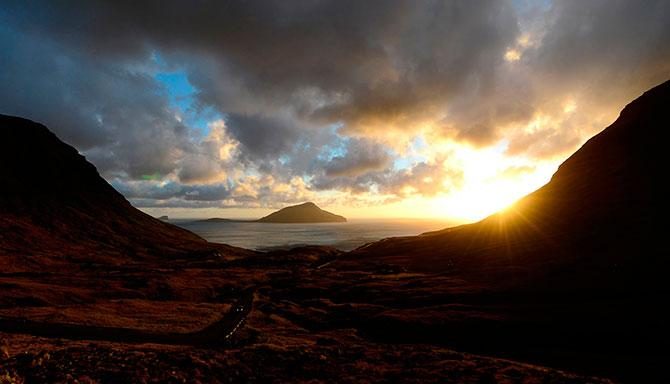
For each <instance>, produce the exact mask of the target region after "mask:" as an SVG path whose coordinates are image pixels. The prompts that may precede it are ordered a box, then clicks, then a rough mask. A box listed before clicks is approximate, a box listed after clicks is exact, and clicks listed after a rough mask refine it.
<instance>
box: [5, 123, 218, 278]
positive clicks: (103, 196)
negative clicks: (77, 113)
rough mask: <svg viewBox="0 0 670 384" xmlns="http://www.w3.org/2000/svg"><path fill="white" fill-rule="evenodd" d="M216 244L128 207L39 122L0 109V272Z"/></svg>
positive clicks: (147, 256)
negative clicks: (13, 115)
mask: <svg viewBox="0 0 670 384" xmlns="http://www.w3.org/2000/svg"><path fill="white" fill-rule="evenodd" d="M216 248H218V246H217V245H213V244H209V243H207V242H206V241H205V240H203V239H201V238H200V237H198V236H196V235H194V234H193V233H191V232H188V231H186V230H184V229H181V228H178V227H175V226H173V225H170V224H168V223H165V222H162V221H160V220H158V219H155V218H153V217H151V216H149V215H146V214H144V213H142V212H141V211H139V210H137V209H135V208H133V207H132V206H131V205H130V203H128V201H127V200H126V199H125V198H124V197H123V196H122V195H121V194H119V193H118V192H117V191H116V190H114V188H112V187H111V186H110V185H109V184H108V183H107V182H106V181H105V180H104V179H102V178H101V177H100V176H99V175H98V173H97V171H96V169H95V167H94V166H93V165H92V164H90V163H88V162H87V161H86V160H85V159H84V157H83V156H81V155H80V154H79V153H78V152H77V150H75V149H74V148H73V147H71V146H69V145H67V144H65V143H63V142H62V141H60V140H59V139H58V138H57V137H56V136H55V135H54V134H53V133H51V132H50V131H49V130H48V129H47V128H46V127H44V126H43V125H41V124H37V123H35V122H32V121H29V120H26V119H22V118H18V117H11V116H4V115H0V265H2V267H3V268H4V270H5V271H22V270H35V269H40V270H44V269H49V268H57V267H63V266H67V268H74V267H77V266H81V265H85V264H91V263H102V264H121V263H126V262H137V261H147V260H151V259H158V258H171V257H181V256H184V255H187V254H191V255H193V254H200V253H207V252H211V251H212V250H213V249H216Z"/></svg>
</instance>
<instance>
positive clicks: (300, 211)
mask: <svg viewBox="0 0 670 384" xmlns="http://www.w3.org/2000/svg"><path fill="white" fill-rule="evenodd" d="M258 221H259V222H261V223H343V222H346V221H347V219H345V218H344V217H343V216H339V215H336V214H333V213H330V212H328V211H324V210H323V209H321V208H319V207H317V206H316V204H314V203H311V202H308V203H303V204H300V205H294V206H291V207H286V208H282V209H280V210H279V211H277V212H274V213H271V214H269V215H268V216H265V217H263V218H261V219H259V220H258Z"/></svg>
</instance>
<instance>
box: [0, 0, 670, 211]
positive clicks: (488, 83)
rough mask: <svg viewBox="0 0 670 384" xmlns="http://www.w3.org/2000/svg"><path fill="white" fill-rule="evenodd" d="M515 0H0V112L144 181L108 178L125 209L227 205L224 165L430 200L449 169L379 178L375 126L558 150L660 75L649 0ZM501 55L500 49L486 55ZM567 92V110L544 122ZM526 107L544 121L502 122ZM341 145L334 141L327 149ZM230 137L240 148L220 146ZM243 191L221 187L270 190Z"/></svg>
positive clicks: (526, 114) (387, 172)
mask: <svg viewBox="0 0 670 384" xmlns="http://www.w3.org/2000/svg"><path fill="white" fill-rule="evenodd" d="M522 4H524V3H523V2H515V3H512V2H510V1H496V0H476V1H444V2H443V1H431V0H426V1H420V2H417V1H411V0H407V1H404V0H397V1H390V0H383V1H381V0H380V1H377V0H371V1H354V0H332V1H329V0H315V1H285V0H276V1H270V0H268V1H225V2H214V1H212V2H209V1H198V2H187V1H158V0H155V1H142V2H126V1H102V0H100V1H96V0H86V1H84V0H80V1H30V0H27V1H12V0H7V1H3V2H2V5H0V50H1V51H2V52H4V53H5V54H3V55H1V56H0V84H2V88H0V112H2V113H9V114H17V115H22V116H26V117H30V118H33V119H36V120H39V121H41V122H43V123H45V124H47V125H48V126H49V127H50V128H52V129H54V130H55V131H56V132H57V134H58V135H59V136H60V137H62V138H63V139H64V140H66V141H68V142H70V143H72V144H74V145H75V146H76V147H77V148H78V149H79V150H80V151H82V152H83V153H84V154H85V155H86V156H87V157H88V158H89V159H90V160H91V161H92V162H93V163H94V164H96V166H98V168H99V169H100V170H101V171H102V172H103V174H104V175H105V176H106V177H108V178H115V179H117V180H121V181H122V183H125V184H127V185H131V184H132V183H137V180H147V179H149V180H148V181H143V182H141V184H142V185H141V186H140V185H139V184H137V185H135V186H134V188H140V187H141V188H140V189H138V190H135V189H132V188H130V187H127V186H126V187H123V186H121V184H119V185H117V186H118V187H119V188H120V189H122V191H124V193H125V194H127V196H130V197H132V198H134V199H136V200H133V201H134V202H140V203H141V204H145V205H143V206H150V204H151V203H150V202H149V201H153V200H155V201H160V204H162V205H161V206H166V205H167V206H169V205H170V204H176V205H180V204H181V205H180V206H197V204H203V206H207V204H210V203H213V202H215V201H216V200H215V199H227V198H229V197H230V194H231V193H232V192H231V191H232V190H233V189H234V186H235V183H234V181H231V178H234V177H235V176H234V175H235V174H236V173H237V174H238V175H239V174H254V175H255V174H260V176H259V177H262V176H272V178H273V179H274V180H275V181H277V180H279V181H281V182H285V183H286V182H288V181H290V180H292V179H293V178H294V177H300V178H304V180H312V182H311V185H309V186H308V187H309V188H312V189H314V190H323V189H337V190H347V191H355V192H368V191H373V192H380V193H388V194H398V195H402V194H403V193H404V192H402V191H404V190H407V188H406V187H408V186H411V187H413V190H414V191H416V193H421V194H424V195H431V194H435V193H438V192H439V189H440V188H442V190H445V188H448V187H445V182H446V184H450V182H449V181H450V180H451V181H453V183H451V184H457V182H458V180H459V175H458V172H456V171H453V172H452V171H445V170H444V169H443V168H444V167H443V166H442V165H441V163H440V162H435V163H430V164H429V163H419V164H415V165H414V166H413V167H412V168H411V169H408V170H394V169H391V168H392V167H390V164H392V161H393V159H394V156H395V155H396V154H394V153H391V152H389V151H387V150H385V149H384V148H383V147H381V146H380V145H378V144H372V143H373V142H379V141H381V140H377V139H379V137H378V136H382V135H384V134H387V133H389V132H394V133H398V132H401V133H407V135H408V137H413V136H414V135H415V134H416V132H418V131H421V130H422V129H427V128H425V127H430V129H432V130H434V132H432V134H435V135H437V136H440V137H441V138H445V137H447V138H451V139H453V140H457V141H463V142H467V143H469V144H474V145H476V146H486V145H491V144H493V143H495V142H496V141H498V140H499V139H500V138H501V137H505V138H508V139H509V141H510V143H509V151H508V154H518V155H528V156H531V157H551V156H557V155H559V154H563V153H565V152H566V151H570V150H571V149H574V146H576V145H578V144H579V143H580V140H582V137H581V135H582V131H583V130H584V129H585V128H584V127H587V128H588V130H593V129H594V128H593V127H592V124H594V123H593V121H587V120H588V118H589V116H591V117H590V118H591V120H597V117H598V116H600V115H602V114H603V113H604V112H603V111H605V110H606V109H607V110H609V109H611V108H614V107H617V108H618V107H620V106H621V104H622V103H623V102H625V101H626V100H629V99H631V98H632V97H634V96H635V95H636V94H638V93H639V92H641V91H642V90H644V89H645V88H648V87H650V86H651V85H653V84H655V83H659V82H660V81H662V80H665V79H666V78H667V77H668V74H670V21H669V16H668V15H670V2H668V1H664V0H658V1H655V0H649V1H644V2H635V1H621V0H608V1H598V0H593V1H588V2H584V1H556V2H553V3H544V2H543V3H541V4H548V5H546V6H545V5H537V4H536V5H534V6H532V7H530V6H525V7H526V8H527V9H521V8H523V6H522ZM515 7H517V8H516V9H515ZM531 8H532V9H531ZM545 8H546V9H545ZM529 9H531V10H529ZM531 11H532V12H531ZM531 17H532V18H533V20H531V21H529V20H528V18H531ZM523 34H528V35H529V36H530V43H528V44H527V45H523V44H522V43H520V42H519V38H520V37H522V35H523ZM510 49H513V50H515V51H514V52H512V53H514V55H516V58H514V57H515V56H514V55H512V56H511V57H512V59H511V60H508V61H505V57H506V52H508V50H510ZM160 71H180V72H183V73H184V75H185V77H186V78H187V79H188V82H189V83H190V85H192V87H193V88H194V94H193V105H192V106H190V107H189V108H191V109H192V110H193V111H195V113H197V112H198V111H204V110H206V109H208V108H211V109H213V110H214V111H216V112H217V113H218V114H219V115H220V116H223V119H224V120H225V129H223V128H221V132H220V135H219V136H217V137H209V136H207V133H202V131H203V128H202V127H199V128H197V127H193V126H191V125H189V123H188V122H185V121H184V120H182V119H181V118H180V116H178V115H179V113H178V112H180V111H179V110H178V108H176V107H175V106H174V105H173V104H172V103H171V101H170V100H171V98H170V97H171V95H170V93H169V92H170V90H169V89H168V87H166V86H165V85H164V84H162V83H161V82H159V81H157V80H156V78H155V76H154V75H155V74H156V73H157V72H160ZM567 98H574V99H575V100H576V101H577V102H578V103H579V105H578V108H579V111H580V113H581V114H582V115H584V116H586V117H584V118H583V119H581V120H578V119H576V118H575V117H564V116H562V115H561V117H560V118H557V117H556V116H558V115H560V114H561V113H562V108H561V106H560V105H557V104H560V103H561V102H563V101H564V100H565V99H567ZM538 114H545V115H550V116H551V117H552V118H553V120H552V122H551V123H550V124H546V126H541V127H537V128H536V129H534V130H533V131H530V132H526V131H522V130H520V129H519V127H521V128H523V127H524V125H525V124H527V123H528V122H529V121H531V120H532V119H533V118H534V117H535V116H537V115H538ZM598 124H600V121H598ZM597 126H600V125H597ZM334 127H335V128H337V129H336V130H333V129H334ZM600 127H601V128H602V126H600ZM204 131H205V132H206V130H204ZM510 132H512V133H510ZM589 132H590V131H589ZM223 136H225V138H222V137H223ZM228 136H230V137H228ZM342 137H345V138H347V139H348V140H350V143H351V145H350V147H349V149H347V152H345V153H342V154H339V155H336V156H334V157H333V156H329V155H330V153H329V152H328V151H330V150H332V146H331V145H329V143H332V142H334V141H337V140H341V139H342ZM230 140H234V141H236V143H239V146H236V147H235V148H236V149H235V151H233V152H231V153H230V154H229V155H230V156H228V157H225V156H223V157H222V156H221V153H220V149H221V147H222V146H226V145H230ZM324 158H328V159H330V162H327V163H324V162H323V161H321V160H320V159H324ZM166 182H167V184H166ZM120 183H121V182H120ZM208 183H211V184H208ZM206 185H212V188H213V189H207V188H205V186H206ZM255 187H256V191H255V193H254V194H253V196H251V194H243V195H239V196H237V198H238V199H240V201H241V200H243V199H248V200H249V201H256V202H258V201H264V204H272V197H271V196H273V194H274V196H278V195H279V192H277V191H276V190H273V189H272V188H270V187H268V186H260V185H256V186H255ZM124 188H126V189H124ZM245 193H246V192H245ZM245 196H246V197H245ZM296 196H297V195H295V196H289V195H288V194H286V195H282V196H281V198H282V199H284V200H286V201H289V200H291V199H294V198H297V197H296ZM210 199H211V200H210ZM196 201H199V202H200V203H197V204H196V203H194V202H196Z"/></svg>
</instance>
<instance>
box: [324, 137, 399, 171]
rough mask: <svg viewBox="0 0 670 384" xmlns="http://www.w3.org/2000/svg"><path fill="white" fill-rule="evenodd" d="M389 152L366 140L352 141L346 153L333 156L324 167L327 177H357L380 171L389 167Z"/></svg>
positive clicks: (390, 159)
mask: <svg viewBox="0 0 670 384" xmlns="http://www.w3.org/2000/svg"><path fill="white" fill-rule="evenodd" d="M391 162H392V158H391V154H390V153H389V150H388V149H386V148H385V147H383V146H382V145H380V144H378V143H375V142H373V141H371V140H366V139H352V140H351V141H350V142H349V143H348V145H347V149H346V153H344V154H343V155H341V156H335V157H333V158H332V159H330V160H329V161H328V163H327V164H326V165H325V166H324V170H325V174H326V176H327V177H340V176H357V175H361V174H364V173H367V172H371V171H380V170H383V169H385V168H387V167H388V166H389V165H391Z"/></svg>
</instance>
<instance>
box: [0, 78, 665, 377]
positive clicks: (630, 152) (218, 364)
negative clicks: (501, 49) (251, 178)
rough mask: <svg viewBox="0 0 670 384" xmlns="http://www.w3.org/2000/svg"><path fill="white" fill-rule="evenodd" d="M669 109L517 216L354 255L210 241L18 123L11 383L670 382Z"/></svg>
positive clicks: (564, 174)
mask: <svg viewBox="0 0 670 384" xmlns="http://www.w3.org/2000/svg"><path fill="white" fill-rule="evenodd" d="M668 105H670V83H665V84H663V85H660V86H658V87H656V88H655V89H653V90H651V91H649V92H647V93H646V94H645V95H643V96H642V97H640V98H639V99H638V100H636V101H635V102H633V103H631V104H630V105H629V106H627V107H626V109H625V110H624V111H623V112H622V114H621V117H620V118H619V119H618V120H617V122H615V123H614V124H613V125H612V126H610V127H608V128H607V129H606V130H605V131H603V132H602V133H601V134H599V135H597V136H596V137H594V138H593V139H592V140H591V141H589V142H588V143H587V144H585V145H584V147H583V148H582V149H580V150H579V151H578V152H577V153H575V155H573V156H572V157H571V158H570V159H568V160H567V161H566V162H565V163H564V164H563V165H562V166H561V167H560V169H559V171H558V172H557V173H556V175H555V176H554V177H553V179H552V181H551V182H550V183H549V184H548V185H547V186H545V187H543V188H542V189H540V190H538V191H537V192H535V193H533V194H531V195H529V196H528V197H526V198H524V199H523V200H521V201H520V202H519V203H518V204H517V205H516V206H515V207H513V208H511V209H509V210H507V211H506V212H503V213H500V214H496V215H493V216H491V217H489V218H487V219H485V220H483V221H482V222H479V223H476V224H472V225H467V226H462V227H457V228H453V229H448V230H444V231H438V232H434V233H429V234H425V235H422V236H418V237H409V238H396V239H387V240H383V241H380V242H377V243H373V244H369V245H367V246H364V247H362V248H359V249H358V250H356V251H354V252H350V253H341V252H339V251H337V250H334V249H329V248H323V247H305V248H300V249H294V250H292V251H281V252H280V251H277V252H271V253H257V252H251V251H247V250H242V249H238V248H234V247H228V246H223V245H217V244H210V243H207V242H205V241H204V240H202V239H200V238H198V237H197V236H195V235H193V234H191V233H189V232H186V231H183V230H179V229H177V228H175V227H172V226H170V225H169V224H166V223H163V222H160V221H159V220H155V219H153V218H150V217H149V216H147V215H144V214H143V213H141V212H139V211H137V210H135V209H133V208H132V207H131V206H130V205H129V204H128V203H127V202H126V201H125V199H123V197H121V196H120V195H118V193H116V191H114V190H113V189H112V188H111V187H109V185H108V184H106V183H105V182H104V180H102V179H101V178H100V177H99V176H98V175H97V173H96V172H95V169H94V168H93V167H92V166H91V165H90V164H88V163H86V162H85V160H84V159H83V158H82V157H81V156H79V155H78V154H77V152H76V151H75V150H74V149H72V148H71V147H68V146H67V145H65V144H63V143H62V142H60V141H59V140H58V139H57V138H56V137H55V136H53V135H52V134H51V133H49V132H48V130H47V129H46V128H44V127H43V126H40V125H38V124H35V123H32V122H28V121H26V120H21V119H17V118H11V117H2V118H1V119H0V139H1V140H0V145H1V146H2V147H3V148H2V149H3V151H0V153H1V154H0V157H1V158H0V160H2V162H0V271H1V272H0V382H4V381H7V382H12V383H13V382H17V383H22V382H29V383H33V382H109V383H118V382H351V383H361V382H410V383H411V382H417V383H418V382H465V383H495V382H502V383H573V382H574V383H583V382H593V383H598V382H610V381H615V382H616V381H622V382H632V383H638V382H667V381H668V380H669V375H668V372H667V370H666V369H665V365H666V363H667V361H668V354H669V352H668V350H667V345H668V342H669V341H670V337H669V336H670V332H669V331H668V324H670V321H669V320H670V319H669V318H668V315H667V314H666V312H667V311H666V309H665V308H664V307H665V303H666V302H667V297H668V295H667V294H668V288H667V284H666V283H665V281H666V280H667V278H666V275H667V271H668V264H669V263H668V260H667V251H665V250H666V249H667V243H666V242H665V241H664V236H663V235H662V234H660V235H659V233H662V232H664V230H665V229H666V227H667V226H665V225H664V223H663V222H662V221H661V219H660V212H663V209H664V207H665V203H664V202H662V201H661V200H662V199H665V198H666V197H665V196H666V194H665V192H664V191H663V190H662V189H661V187H660V182H659V181H658V180H659V178H660V177H663V176H662V175H664V174H665V170H664V169H662V168H665V167H664V166H665V164H667V161H664V157H663V151H662V150H661V148H660V146H661V144H660V143H665V142H666V141H665V140H664V139H665V138H666V137H667V133H666V132H667V129H668V128H670V124H669V122H670V110H668V108H667V106H668ZM17 132H20V133H17ZM30 140H32V141H37V142H38V143H40V144H39V145H40V146H41V147H39V150H40V151H39V152H35V153H31V154H32V155H33V156H27V155H26V156H24V157H25V158H23V157H21V156H22V154H23V153H29V152H31V151H33V150H35V151H36V149H34V148H35V147H34V146H32V144H29V143H31V142H32V141H30ZM40 157H43V158H40ZM55 159H57V160H55ZM45 164H46V165H45ZM56 164H59V165H56ZM37 175H39V176H40V177H35V176H37ZM64 178H65V181H67V182H65V181H62V180H64ZM71 186H75V187H71ZM664 244H666V245H665V246H664Z"/></svg>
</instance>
